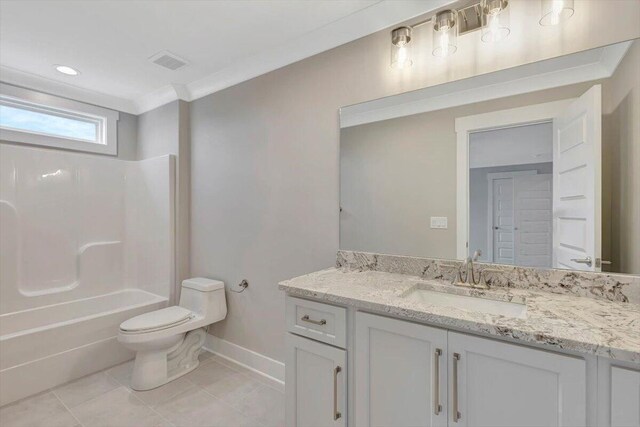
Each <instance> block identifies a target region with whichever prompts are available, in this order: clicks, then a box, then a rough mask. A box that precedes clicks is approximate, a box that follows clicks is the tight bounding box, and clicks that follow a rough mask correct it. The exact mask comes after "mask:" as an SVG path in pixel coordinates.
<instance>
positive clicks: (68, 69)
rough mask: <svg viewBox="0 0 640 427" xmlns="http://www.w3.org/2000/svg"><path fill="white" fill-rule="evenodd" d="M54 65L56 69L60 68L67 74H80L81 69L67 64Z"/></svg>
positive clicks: (59, 70)
mask: <svg viewBox="0 0 640 427" xmlns="http://www.w3.org/2000/svg"><path fill="white" fill-rule="evenodd" d="M54 67H56V70H58V72H60V73H62V74H66V75H67V76H77V75H78V74H80V71H78V70H76V69H75V68H71V67H69V66H67V65H54Z"/></svg>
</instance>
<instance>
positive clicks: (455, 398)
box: [452, 353, 462, 423]
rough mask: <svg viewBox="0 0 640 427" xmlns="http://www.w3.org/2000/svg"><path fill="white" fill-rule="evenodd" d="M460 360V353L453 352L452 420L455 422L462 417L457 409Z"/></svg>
mask: <svg viewBox="0 0 640 427" xmlns="http://www.w3.org/2000/svg"><path fill="white" fill-rule="evenodd" d="M459 360H460V355H459V354H458V353H453V380H452V382H453V405H452V406H453V422H454V423H457V422H458V420H460V418H462V414H460V411H458V361H459Z"/></svg>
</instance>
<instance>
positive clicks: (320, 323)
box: [300, 314, 327, 325]
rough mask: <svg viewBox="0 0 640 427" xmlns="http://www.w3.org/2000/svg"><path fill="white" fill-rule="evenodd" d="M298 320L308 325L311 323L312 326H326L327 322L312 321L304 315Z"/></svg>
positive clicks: (321, 320)
mask: <svg viewBox="0 0 640 427" xmlns="http://www.w3.org/2000/svg"><path fill="white" fill-rule="evenodd" d="M300 320H302V321H303V322H309V323H313V324H314V325H326V324H327V321H326V320H324V319H320V320H312V319H309V315H308V314H305V315H304V316H302V317H301V318H300Z"/></svg>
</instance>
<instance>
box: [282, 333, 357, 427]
mask: <svg viewBox="0 0 640 427" xmlns="http://www.w3.org/2000/svg"><path fill="white" fill-rule="evenodd" d="M286 340H287V361H286V366H287V369H286V381H285V388H286V395H287V399H286V420H287V426H288V427H294V426H295V427H307V426H308V427H317V426H335V427H342V426H345V425H346V423H345V417H346V414H347V410H346V378H347V370H346V351H345V350H341V349H338V348H335V347H332V346H330V345H328V344H321V343H319V342H316V341H313V340H310V339H307V338H302V337H299V336H297V335H293V334H287V338H286ZM338 414H339V416H338Z"/></svg>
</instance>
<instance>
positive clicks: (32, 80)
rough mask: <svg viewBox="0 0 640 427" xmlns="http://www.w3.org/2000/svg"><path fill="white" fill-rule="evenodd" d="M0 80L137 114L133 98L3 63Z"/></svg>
mask: <svg viewBox="0 0 640 427" xmlns="http://www.w3.org/2000/svg"><path fill="white" fill-rule="evenodd" d="M0 81H1V82H3V83H7V84H11V85H14V86H20V87H24V88H26V89H32V90H36V91H39V92H44V93H47V94H49V95H55V96H59V97H62V98H68V99H72V100H74V101H80V102H84V103H87V104H92V105H96V106H99V107H105V108H109V109H112V110H117V111H121V112H124V113H130V114H139V110H138V107H137V106H136V104H135V102H134V101H133V100H130V99H125V98H119V97H116V96H113V95H108V94H106V93H102V92H97V91H93V90H89V89H83V88H80V87H78V86H74V85H71V84H68V83H64V82H60V81H57V80H52V79H48V78H46V77H41V76H38V75H35V74H31V73H26V72H24V71H20V70H16V69H15V68H11V67H7V66H4V65H0Z"/></svg>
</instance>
